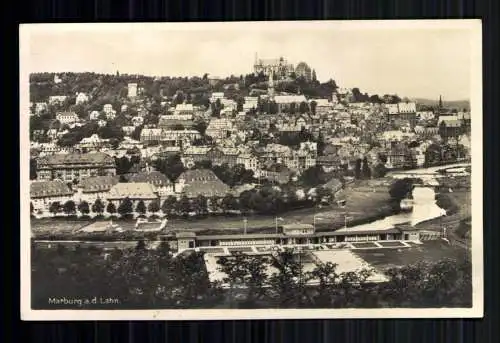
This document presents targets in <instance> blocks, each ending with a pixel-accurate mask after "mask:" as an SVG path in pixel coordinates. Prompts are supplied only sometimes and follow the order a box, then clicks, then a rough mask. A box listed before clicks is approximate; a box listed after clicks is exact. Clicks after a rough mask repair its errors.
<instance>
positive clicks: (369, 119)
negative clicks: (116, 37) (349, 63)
mask: <svg viewBox="0 0 500 343" xmlns="http://www.w3.org/2000/svg"><path fill="white" fill-rule="evenodd" d="M268 62H269V61H268ZM268 62H266V61H263V60H258V61H256V65H255V70H256V72H257V71H259V72H260V71H264V72H265V73H266V74H268V75H269V81H268V89H267V92H264V93H263V94H260V95H258V96H243V97H242V98H241V99H240V100H239V101H236V100H235V99H234V98H229V97H227V95H226V92H213V93H212V94H211V95H210V97H209V103H210V105H209V106H208V108H206V107H204V106H195V105H193V104H191V103H189V102H187V101H184V102H182V103H175V104H174V103H172V102H169V101H167V100H165V101H162V102H161V106H162V107H161V112H162V113H161V114H160V115H158V116H157V120H156V122H154V123H152V122H151V121H150V120H147V118H148V117H150V113H151V99H149V98H147V97H145V96H143V90H142V88H141V87H140V86H138V85H137V84H135V83H131V84H129V85H128V88H127V101H125V102H124V103H123V104H122V105H121V106H118V107H117V108H114V107H113V105H112V104H104V105H103V107H102V110H101V111H91V112H90V113H89V114H88V117H87V118H81V117H79V116H78V115H77V114H76V113H74V112H71V111H70V110H68V109H64V110H62V111H61V112H58V113H57V114H56V116H55V119H56V120H57V121H59V123H60V124H62V125H60V127H59V128H50V129H48V130H47V131H45V132H33V135H32V137H35V138H34V139H33V140H32V142H31V152H32V158H34V159H36V160H37V163H36V180H35V181H33V183H32V189H31V198H32V203H33V205H34V206H35V208H36V209H38V210H42V211H44V210H47V209H48V206H50V203H51V202H53V201H60V199H66V200H67V199H74V200H75V201H77V202H80V201H83V200H85V201H88V202H92V201H95V199H96V198H100V199H105V200H106V201H111V202H119V201H120V199H123V198H125V197H128V198H130V199H134V201H135V200H139V199H141V200H144V201H145V202H150V201H153V200H154V199H157V198H162V197H166V196H168V195H176V196H180V195H182V194H185V195H188V196H189V197H191V196H195V195H198V194H200V192H201V194H203V195H205V196H211V194H226V193H227V192H228V191H230V190H229V188H228V186H227V185H224V184H223V183H222V182H221V181H220V180H219V179H217V177H216V176H215V175H214V174H213V173H212V172H211V171H210V170H201V171H200V170H199V169H193V168H197V167H196V166H197V162H201V161H210V162H211V164H212V165H213V166H215V165H227V166H228V167H233V166H235V165H243V166H244V168H245V169H247V170H251V171H252V172H253V173H254V176H255V177H256V178H262V179H267V180H270V181H272V182H276V183H280V184H285V183H287V182H289V181H290V180H293V179H294V177H297V176H299V175H300V174H301V173H303V172H304V171H305V170H307V169H309V168H311V167H315V166H320V167H322V168H324V170H325V171H331V170H335V169H341V168H347V169H352V168H354V166H355V164H356V161H357V160H359V159H364V158H366V160H367V161H368V163H369V164H370V165H371V166H374V165H376V164H379V163H383V164H384V165H385V167H386V168H401V167H404V166H405V165H407V164H408V161H412V165H413V166H414V167H418V166H422V165H423V164H424V162H425V154H426V150H427V148H428V147H429V146H430V145H432V144H436V143H439V144H441V143H442V144H448V145H451V146H458V145H460V146H462V147H463V148H465V151H467V149H469V148H470V139H469V137H470V121H471V118H470V113H469V112H453V113H452V112H447V111H444V110H439V111H418V109H417V104H415V103H414V102H410V101H402V102H400V103H396V104H375V103H369V102H366V103H365V102H352V98H353V97H352V90H350V89H343V88H338V89H336V90H335V91H334V92H333V94H332V95H331V96H330V97H328V98H324V99H308V98H306V97H305V96H304V95H303V94H284V93H280V94H278V93H277V92H276V91H275V89H274V84H275V81H274V77H273V74H274V73H276V72H278V73H285V74H288V73H291V72H292V71H293V72H297V71H296V70H295V69H293V68H291V67H290V66H288V64H287V62H286V61H284V60H277V61H271V62H272V63H271V62H269V63H271V64H269V63H268ZM266 63H267V64H266ZM299 69H300V70H299V71H298V72H299V73H303V74H304V75H305V76H307V77H309V73H310V68H309V69H308V67H307V66H304V65H301V66H300V68H299ZM301 75H302V74H301ZM67 99H68V96H65V95H53V96H50V97H49V98H48V99H47V102H45V103H35V104H32V105H33V106H32V111H33V113H32V115H38V114H39V113H41V112H43V111H45V110H46V109H47V106H52V105H54V104H58V105H61V104H64V103H67ZM74 101H75V104H81V103H85V102H88V101H90V96H89V95H87V94H85V93H77V94H76V96H75V100H74ZM238 102H242V103H243V104H242V106H241V105H238ZM262 102H267V103H269V102H272V103H273V104H275V106H276V111H274V113H273V114H271V113H263V112H262V110H259V111H256V109H257V108H259V105H260V104H261V103H262ZM214 104H217V106H220V107H222V109H221V110H220V111H219V113H218V114H217V115H214V113H213V112H212V109H213V107H214ZM130 106H133V107H134V111H132V112H130V111H129V109H130V108H129V107H130ZM115 107H116V106H115ZM122 113H127V116H126V118H127V123H126V124H125V125H120V127H121V129H122V130H123V134H124V135H125V138H124V139H123V140H122V141H120V142H118V145H117V146H116V142H115V145H112V144H111V143H112V142H111V140H110V139H105V138H103V137H100V136H99V135H98V134H97V133H95V134H92V135H91V136H89V137H83V138H82V139H81V141H80V142H78V143H77V144H75V145H74V146H72V147H62V146H59V145H58V144H57V142H58V140H59V139H60V138H61V137H62V136H64V135H65V134H66V133H67V132H68V129H71V128H75V127H78V126H82V125H85V124H86V123H88V122H92V121H94V122H97V123H98V125H99V126H101V127H102V126H106V125H108V123H109V122H112V121H113V120H115V118H116V117H117V116H118V115H120V114H122ZM129 113H133V114H129ZM200 123H202V124H203V125H200ZM201 126H204V130H201V129H200V127H201ZM138 131H139V133H138ZM368 134H369V140H367V138H366V137H367V136H368ZM40 136H44V137H45V138H46V139H45V140H44V141H43V142H39V141H37V139H36V137H40ZM283 137H285V139H284V140H285V141H286V137H292V139H295V140H297V137H299V140H298V143H297V144H286V142H284V141H282V140H281V139H282V138H283ZM47 140H48V141H47ZM264 141H268V143H263V142H264ZM319 141H322V145H323V147H322V149H321V151H320V149H319V144H318V143H317V142H319ZM169 154H178V155H180V158H181V161H182V163H183V164H184V166H185V168H187V169H192V170H188V171H187V172H186V173H184V174H183V175H181V177H179V179H178V180H176V181H175V182H172V181H170V180H168V179H167V178H166V177H165V176H163V175H162V174H161V173H159V172H155V171H151V170H150V167H148V168H149V169H148V168H146V167H144V166H145V165H151V163H150V162H151V161H153V160H154V159H157V158H160V157H162V156H165V155H169ZM132 155H133V156H138V157H139V159H140V160H141V161H142V162H146V163H142V164H141V166H143V168H142V170H138V171H137V172H136V173H135V174H136V175H135V176H133V175H132V176H130V178H129V179H128V180H127V181H128V182H119V181H120V178H119V177H118V176H117V175H116V166H115V160H114V157H131V156H132ZM381 156H384V158H381ZM71 183H72V184H73V186H72V187H70V185H68V184H71ZM57 199H59V200H57Z"/></svg>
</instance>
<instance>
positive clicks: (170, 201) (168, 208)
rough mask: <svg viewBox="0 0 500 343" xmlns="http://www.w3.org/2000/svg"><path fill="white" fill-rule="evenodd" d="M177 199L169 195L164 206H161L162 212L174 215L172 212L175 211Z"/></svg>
mask: <svg viewBox="0 0 500 343" xmlns="http://www.w3.org/2000/svg"><path fill="white" fill-rule="evenodd" d="M176 202H177V199H176V198H175V196H173V195H169V196H168V197H167V198H166V199H165V201H164V202H163V204H162V205H161V210H162V212H163V213H164V214H172V211H173V210H174V209H175V204H176Z"/></svg>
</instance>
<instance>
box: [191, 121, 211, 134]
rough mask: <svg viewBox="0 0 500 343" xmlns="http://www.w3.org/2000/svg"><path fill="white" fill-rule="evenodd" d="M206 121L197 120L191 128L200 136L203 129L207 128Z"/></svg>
mask: <svg viewBox="0 0 500 343" xmlns="http://www.w3.org/2000/svg"><path fill="white" fill-rule="evenodd" d="M207 126H208V125H207V123H206V122H205V121H198V122H197V123H196V124H194V126H193V128H194V129H195V130H197V131H198V132H199V133H200V134H201V135H202V136H204V135H205V131H206V130H207Z"/></svg>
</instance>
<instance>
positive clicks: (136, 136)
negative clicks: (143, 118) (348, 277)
mask: <svg viewBox="0 0 500 343" xmlns="http://www.w3.org/2000/svg"><path fill="white" fill-rule="evenodd" d="M141 132H142V125H140V126H136V128H135V129H134V131H132V133H131V134H130V138H132V139H134V140H136V141H138V140H140V139H141Z"/></svg>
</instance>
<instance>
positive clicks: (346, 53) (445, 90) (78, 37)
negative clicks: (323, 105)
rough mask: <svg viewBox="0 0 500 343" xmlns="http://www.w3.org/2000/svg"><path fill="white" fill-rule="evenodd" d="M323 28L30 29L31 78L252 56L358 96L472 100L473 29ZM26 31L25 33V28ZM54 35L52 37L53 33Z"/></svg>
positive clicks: (225, 69)
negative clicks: (302, 70)
mask: <svg viewBox="0 0 500 343" xmlns="http://www.w3.org/2000/svg"><path fill="white" fill-rule="evenodd" d="M327 24H328V22H325V23H324V24H323V25H322V26H321V28H317V27H315V26H314V25H309V26H308V24H307V23H306V22H301V23H300V24H298V23H295V22H294V23H291V24H290V23H288V26H287V27H286V30H285V29H284V27H283V26H280V25H276V24H274V23H259V24H258V25H256V24H254V23H243V24H241V23H240V25H235V24H234V23H233V24H232V25H221V24H220V23H219V24H215V25H213V24H207V23H205V24H204V26H202V25H200V24H198V25H186V24H184V25H172V24H169V25H164V26H160V25H153V26H150V27H148V25H145V26H143V25H144V24H116V25H107V26H106V27H104V26H102V25H100V26H99V25H96V24H90V25H86V26H85V27H84V26H82V25H64V26H60V25H59V26H57V25H31V26H32V27H34V29H30V31H29V40H28V42H27V45H28V49H29V61H27V62H28V63H29V65H28V66H27V69H28V70H29V73H38V72H48V73H51V72H52V73H62V72H75V73H77V72H95V73H99V74H116V72H117V71H119V72H120V74H131V75H136V74H138V75H145V76H170V77H192V76H200V77H201V76H203V74H205V73H208V74H209V75H211V76H219V77H227V76H230V75H231V74H232V75H237V76H239V75H245V74H249V73H251V72H253V63H254V60H255V54H258V57H259V58H264V59H266V58H278V57H280V56H283V57H285V58H286V59H287V60H288V61H289V62H290V63H292V64H294V65H295V66H296V65H297V64H298V63H299V62H306V63H307V64H308V65H309V66H310V67H311V68H313V69H315V70H316V74H317V78H318V80H319V81H320V82H325V81H327V80H329V79H334V80H335V81H336V82H337V85H338V86H340V87H347V88H353V87H358V88H359V89H360V90H361V91H362V92H363V93H365V92H366V93H369V94H379V95H383V94H398V95H399V96H401V97H408V98H424V99H429V100H432V99H436V100H437V99H438V98H439V96H440V95H441V96H442V97H443V99H444V100H445V101H459V100H470V93H471V70H472V65H471V63H472V61H471V59H472V56H471V51H470V46H471V44H472V38H473V36H472V34H471V30H470V27H460V26H456V27H448V28H444V29H443V28H438V27H437V26H434V27H428V28H417V27H412V26H409V27H404V28H402V27H398V25H395V26H394V25H393V26H394V28H393V27H390V26H387V25H384V26H381V27H380V28H378V27H375V28H374V27H368V28H360V29H352V28H346V27H344V26H342V25H332V26H331V27H329V26H328V25H327ZM28 26H30V25H28ZM54 28H55V29H54Z"/></svg>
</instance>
